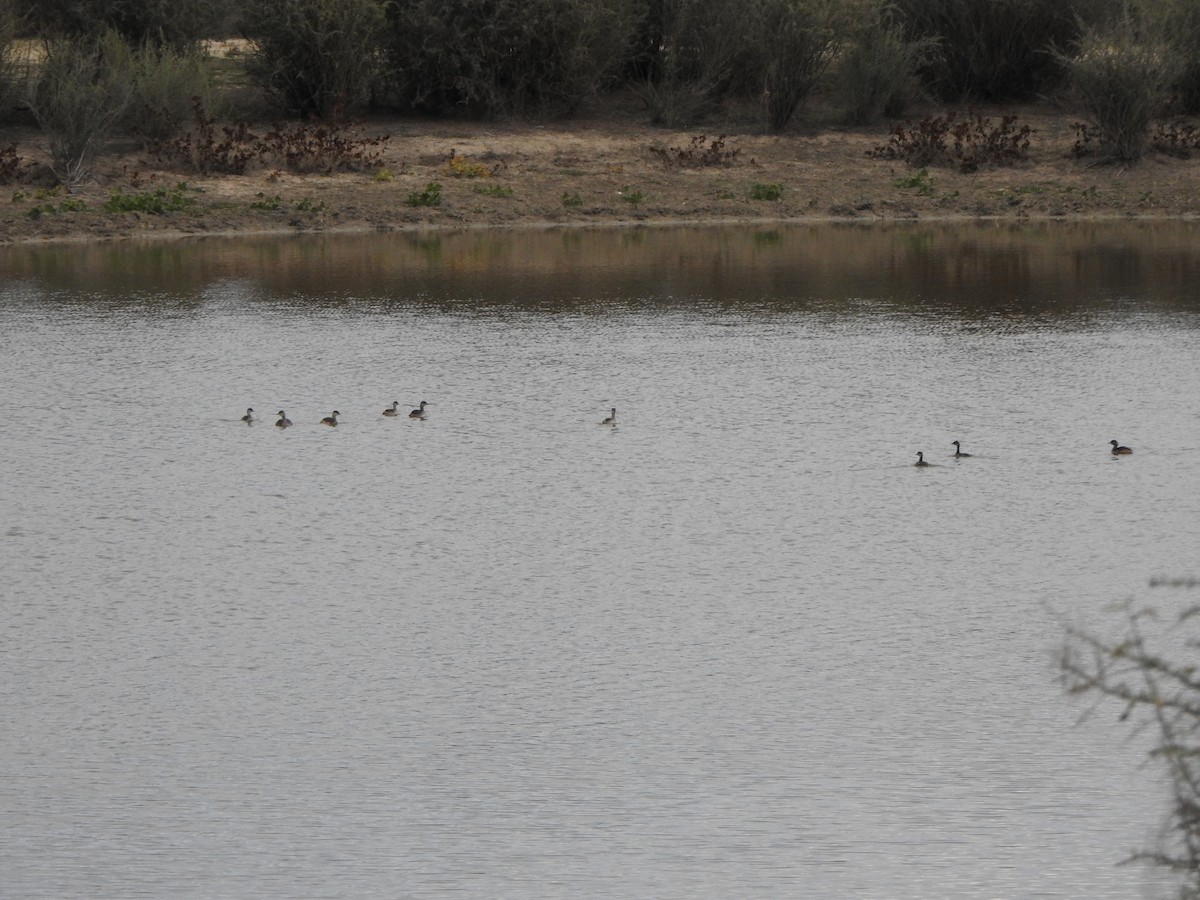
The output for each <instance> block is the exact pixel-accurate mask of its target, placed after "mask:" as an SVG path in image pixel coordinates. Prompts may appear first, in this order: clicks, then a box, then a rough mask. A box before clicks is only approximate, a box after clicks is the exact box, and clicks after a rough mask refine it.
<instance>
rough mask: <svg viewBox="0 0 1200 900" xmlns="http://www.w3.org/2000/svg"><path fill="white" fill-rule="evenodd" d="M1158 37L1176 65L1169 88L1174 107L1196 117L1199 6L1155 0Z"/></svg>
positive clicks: (1199, 101) (1192, 0)
mask: <svg viewBox="0 0 1200 900" xmlns="http://www.w3.org/2000/svg"><path fill="white" fill-rule="evenodd" d="M1152 8H1154V9H1155V11H1156V12H1157V14H1158V16H1159V17H1161V18H1160V22H1159V27H1160V29H1161V33H1162V34H1164V35H1165V36H1166V39H1167V42H1168V49H1169V52H1170V53H1171V55H1172V57H1173V58H1174V60H1175V61H1176V63H1177V66H1178V68H1177V70H1176V75H1175V79H1174V81H1173V82H1172V84H1171V89H1172V92H1173V94H1174V101H1175V106H1176V109H1177V111H1178V112H1180V113H1184V114H1186V115H1195V114H1197V113H1200V3H1197V2H1196V0H1156V2H1155V3H1154V4H1153V7H1152Z"/></svg>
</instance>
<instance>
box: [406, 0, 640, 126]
mask: <svg viewBox="0 0 1200 900" xmlns="http://www.w3.org/2000/svg"><path fill="white" fill-rule="evenodd" d="M630 3H631V0H492V2H489V3H486V4H484V3H480V2H478V0H398V2H394V3H391V4H389V6H388V34H387V39H386V43H387V53H388V59H389V72H388V81H389V83H390V84H391V86H392V90H393V92H394V95H395V97H396V99H397V101H398V102H399V103H400V104H401V105H403V106H404V107H407V108H412V109H419V110H423V111H426V112H436V113H444V112H450V111H455V110H461V111H464V112H466V113H468V114H470V115H475V116H503V115H534V116H547V115H566V114H570V113H572V112H574V111H575V110H576V109H577V108H578V107H579V105H580V104H581V103H582V102H583V101H584V100H586V99H587V98H588V97H590V96H591V95H592V94H594V93H595V92H596V91H597V90H598V89H600V88H601V87H603V86H604V85H606V84H608V83H610V82H611V81H612V80H613V79H614V77H615V75H616V72H617V69H618V67H619V66H620V64H621V62H622V61H623V60H624V59H625V57H626V53H627V46H628V43H629V39H630V33H631V31H632V28H631V23H632V21H633V19H632V15H631V13H630V9H631V6H630Z"/></svg>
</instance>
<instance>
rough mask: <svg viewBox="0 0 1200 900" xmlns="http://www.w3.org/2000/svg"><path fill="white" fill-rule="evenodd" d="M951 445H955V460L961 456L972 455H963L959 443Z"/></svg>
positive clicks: (954, 442)
mask: <svg viewBox="0 0 1200 900" xmlns="http://www.w3.org/2000/svg"><path fill="white" fill-rule="evenodd" d="M950 443H952V444H953V445H954V456H955V458H958V457H960V456H970V455H971V454H970V453H963V452H962V448H961V447H960V446H958V441H951V442H950Z"/></svg>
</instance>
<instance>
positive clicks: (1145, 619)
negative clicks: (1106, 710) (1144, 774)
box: [1060, 580, 1200, 900]
mask: <svg viewBox="0 0 1200 900" xmlns="http://www.w3.org/2000/svg"><path fill="white" fill-rule="evenodd" d="M1197 584H1198V582H1196V581H1191V580H1180V581H1152V582H1151V585H1150V586H1151V587H1152V588H1154V587H1185V588H1188V587H1190V588H1194V587H1196V586H1197ZM1120 610H1121V613H1122V615H1123V616H1124V618H1125V622H1126V627H1125V634H1124V635H1123V636H1122V637H1121V638H1120V639H1119V640H1118V641H1116V642H1109V641H1106V640H1103V639H1102V638H1100V637H1097V636H1096V635H1094V634H1091V633H1088V632H1086V631H1083V630H1080V629H1077V628H1068V630H1067V641H1066V643H1065V644H1064V646H1063V650H1062V656H1061V659H1060V667H1061V671H1062V677H1063V683H1064V686H1065V687H1066V688H1067V690H1068V691H1069V692H1070V693H1072V694H1091V695H1093V696H1095V697H1096V701H1095V704H1094V706H1096V705H1099V704H1100V703H1101V702H1102V701H1103V700H1105V699H1115V700H1118V701H1120V702H1121V703H1122V704H1123V706H1124V709H1123V710H1122V712H1121V715H1120V719H1121V721H1125V720H1128V719H1130V718H1131V717H1132V718H1133V721H1134V723H1135V726H1136V727H1137V729H1138V730H1139V731H1143V730H1149V731H1157V735H1156V736H1155V746H1154V749H1153V750H1151V752H1150V755H1151V758H1153V759H1158V760H1161V761H1162V762H1163V764H1164V765H1165V766H1166V769H1167V775H1168V777H1169V783H1170V787H1171V794H1172V796H1171V810H1170V814H1169V816H1168V819H1167V822H1166V824H1165V826H1164V835H1163V837H1164V839H1163V842H1162V846H1161V847H1160V848H1159V849H1157V850H1144V851H1140V852H1138V853H1135V854H1133V855H1132V856H1131V857H1130V858H1129V859H1128V860H1126V862H1149V863H1151V864H1153V865H1157V866H1163V867H1165V868H1169V869H1172V870H1174V871H1176V872H1179V873H1180V874H1181V875H1182V876H1183V879H1184V880H1183V884H1182V886H1181V889H1180V896H1181V897H1183V898H1188V900H1196V898H1200V672H1198V671H1197V666H1196V664H1195V662H1194V660H1195V659H1196V651H1197V650H1198V649H1200V628H1198V627H1197V626H1198V624H1200V605H1191V606H1187V607H1186V608H1184V609H1183V611H1182V612H1181V613H1179V614H1178V615H1177V617H1176V619H1175V621H1174V622H1170V621H1168V622H1166V623H1165V624H1163V625H1162V626H1161V627H1159V626H1155V627H1154V628H1152V629H1151V628H1149V627H1148V625H1149V623H1152V622H1153V623H1160V622H1162V616H1161V614H1160V613H1159V612H1158V610H1157V609H1155V608H1154V607H1137V606H1135V605H1134V601H1132V600H1129V601H1126V602H1125V603H1123V604H1121V606H1120ZM1164 642H1171V643H1173V644H1175V650H1174V652H1175V653H1176V654H1182V661H1180V660H1179V659H1174V660H1173V659H1172V658H1170V656H1168V655H1167V653H1166V652H1165V651H1161V650H1159V649H1157V648H1158V646H1159V645H1160V644H1162V643H1164ZM1093 708H1094V707H1093Z"/></svg>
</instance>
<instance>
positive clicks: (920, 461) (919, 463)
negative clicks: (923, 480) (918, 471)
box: [913, 450, 929, 466]
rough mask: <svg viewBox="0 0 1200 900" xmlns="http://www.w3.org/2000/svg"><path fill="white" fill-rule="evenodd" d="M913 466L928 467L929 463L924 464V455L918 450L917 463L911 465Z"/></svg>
mask: <svg viewBox="0 0 1200 900" xmlns="http://www.w3.org/2000/svg"><path fill="white" fill-rule="evenodd" d="M913 465H914V466H927V465H929V463H927V462H925V454H924V453H922V452H921V451H920V450H918V451H917V461H916V462H915V463H913Z"/></svg>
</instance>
